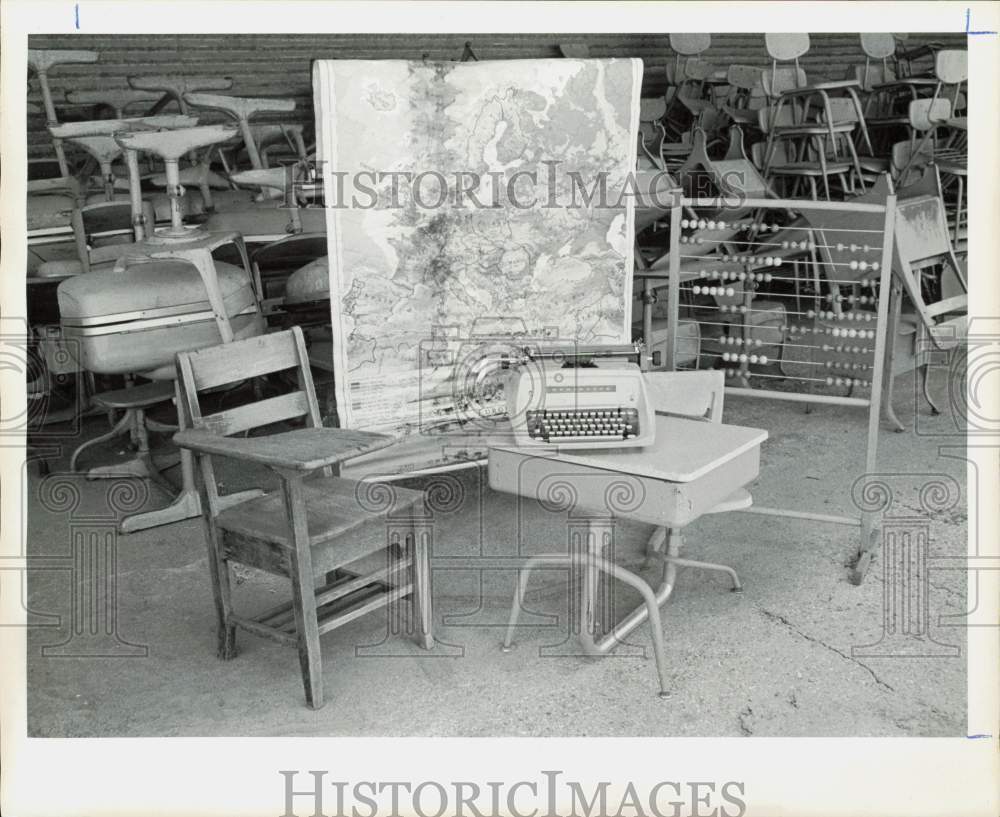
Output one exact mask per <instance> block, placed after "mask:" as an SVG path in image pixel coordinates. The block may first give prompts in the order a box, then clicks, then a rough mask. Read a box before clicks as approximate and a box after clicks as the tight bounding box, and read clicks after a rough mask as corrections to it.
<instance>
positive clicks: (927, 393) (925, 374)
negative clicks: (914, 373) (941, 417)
mask: <svg viewBox="0 0 1000 817" xmlns="http://www.w3.org/2000/svg"><path fill="white" fill-rule="evenodd" d="M930 380H931V367H930V365H928V364H927V363H925V364H924V365H923V366H921V367H920V388H921V390H922V391H923V393H924V400H926V401H927V405H928V406H930V407H931V414H933V415H935V416H936V415H938V414H940V413H941V409H939V408H938V407H937V404H936V403H935V402H934V400H933V399H932V398H931V388H930Z"/></svg>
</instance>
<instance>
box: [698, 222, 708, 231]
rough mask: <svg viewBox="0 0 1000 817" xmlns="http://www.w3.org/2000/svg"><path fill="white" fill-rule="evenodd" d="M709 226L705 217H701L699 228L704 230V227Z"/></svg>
mask: <svg viewBox="0 0 1000 817" xmlns="http://www.w3.org/2000/svg"><path fill="white" fill-rule="evenodd" d="M707 226H708V224H707V223H706V222H705V219H701V220H700V221H699V222H698V229H699V230H704V229H705V227H707Z"/></svg>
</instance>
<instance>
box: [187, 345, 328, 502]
mask: <svg viewBox="0 0 1000 817" xmlns="http://www.w3.org/2000/svg"><path fill="white" fill-rule="evenodd" d="M289 370H294V371H295V372H296V375H297V380H298V388H297V389H296V390H294V391H290V392H286V393H285V394H281V395H279V396H277V397H269V398H266V399H263V400H256V401H254V402H252V403H246V404H243V405H240V406H236V407H234V408H229V409H226V410H223V411H216V412H213V413H211V414H204V413H203V412H202V406H201V400H200V399H199V394H200V393H201V392H205V391H209V390H211V389H215V388H217V387H219V386H222V385H225V384H227V383H234V382H238V381H240V380H244V379H249V378H254V377H260V376H263V375H266V374H272V373H275V372H283V371H289ZM177 383H178V389H179V391H180V398H181V405H179V406H178V407H177V417H178V420H179V425H180V427H181V428H182V429H185V428H193V429H196V430H202V431H209V432H211V433H213V434H220V435H222V436H224V437H227V436H230V435H232V434H239V433H241V432H244V431H249V430H251V429H254V428H261V427H263V426H267V425H271V424H272V423H279V422H284V421H287V420H294V419H298V418H304V420H305V424H306V426H307V427H311V428H319V427H320V426H322V424H323V422H322V419H321V417H320V413H319V405H318V402H317V400H316V390H315V388H314V387H313V380H312V374H311V373H310V371H309V358H308V355H307V353H306V344H305V340H304V339H303V337H302V330H301V329H299V327H297V326H295V327H292V328H291V329H290V330H288V331H285V332H275V333H273V334H269V335H258V336H256V337H253V338H247V339H246V340H237V341H233V342H231V343H226V344H223V345H222V346H210V347H208V348H205V349H199V350H197V351H194V352H180V353H178V355H177ZM198 459H199V463H200V465H201V473H202V479H203V482H204V487H205V493H206V496H207V498H208V506H209V513H210V514H211V515H212V516H213V517H215V516H218V514H219V512H220V511H221V510H222V507H223V502H222V501H220V499H221V498H220V496H219V490H218V486H217V483H216V480H215V470H214V468H213V465H212V458H211V457H210V456H206V455H203V456H200V457H199V458H198ZM324 473H326V474H327V475H329V474H330V469H324Z"/></svg>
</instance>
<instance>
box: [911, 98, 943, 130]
mask: <svg viewBox="0 0 1000 817" xmlns="http://www.w3.org/2000/svg"><path fill="white" fill-rule="evenodd" d="M909 117H910V125H911V127H913V129H914V130H917V131H920V132H921V133H923V132H924V131H927V130H930V129H931V128H937V127H940V126H941V125H943V124H945V123H946V122H947V121H948V119H949V118H950V117H951V100H950V99H914V100H913V101H912V102H911V103H910V108H909Z"/></svg>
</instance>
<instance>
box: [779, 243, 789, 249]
mask: <svg viewBox="0 0 1000 817" xmlns="http://www.w3.org/2000/svg"><path fill="white" fill-rule="evenodd" d="M781 248H782V249H783V250H787V249H788V242H787V241H782V242H781Z"/></svg>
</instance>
